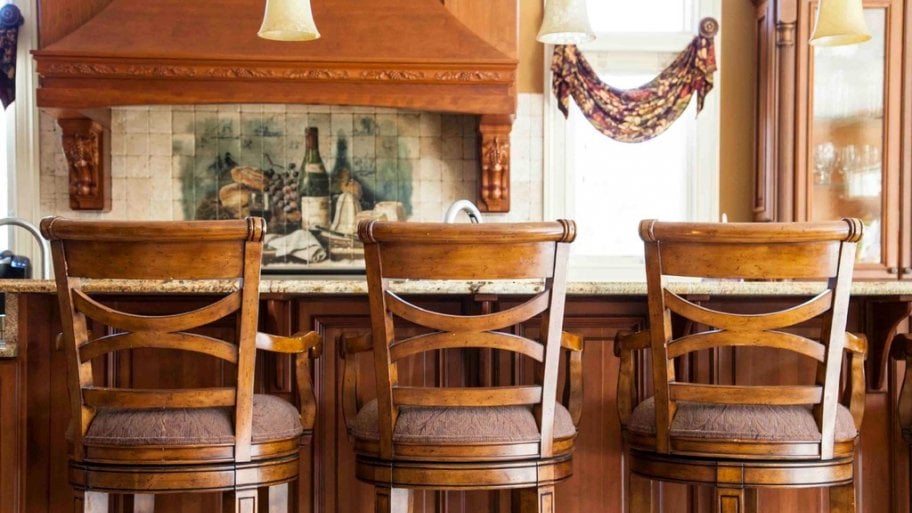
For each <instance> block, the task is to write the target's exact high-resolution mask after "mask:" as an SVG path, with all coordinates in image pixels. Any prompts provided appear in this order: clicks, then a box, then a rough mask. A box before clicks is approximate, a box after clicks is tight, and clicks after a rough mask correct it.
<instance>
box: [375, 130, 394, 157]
mask: <svg viewBox="0 0 912 513" xmlns="http://www.w3.org/2000/svg"><path fill="white" fill-rule="evenodd" d="M374 150H375V152H376V155H377V158H378V159H395V158H397V157H398V156H399V138H398V137H392V136H390V137H386V136H381V137H378V138H377V139H376V141H375V148H374Z"/></svg>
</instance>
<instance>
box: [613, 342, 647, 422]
mask: <svg viewBox="0 0 912 513" xmlns="http://www.w3.org/2000/svg"><path fill="white" fill-rule="evenodd" d="M649 347H650V338H649V330H643V331H638V332H636V333H634V332H632V331H619V332H618V333H617V335H615V337H614V355H615V356H617V357H618V358H620V359H621V368H620V372H618V388H617V407H618V418H619V419H620V421H621V426H627V421H628V420H630V414H631V413H632V412H633V407H634V406H635V405H634V401H635V398H634V390H633V380H634V353H635V352H636V351H639V350H643V349H648V348H649Z"/></svg>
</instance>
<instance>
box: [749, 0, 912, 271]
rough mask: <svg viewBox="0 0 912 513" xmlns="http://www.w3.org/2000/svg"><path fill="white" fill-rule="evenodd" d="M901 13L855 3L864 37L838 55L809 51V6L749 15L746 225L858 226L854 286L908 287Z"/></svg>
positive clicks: (897, 3)
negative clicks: (858, 222) (754, 83)
mask: <svg viewBox="0 0 912 513" xmlns="http://www.w3.org/2000/svg"><path fill="white" fill-rule="evenodd" d="M909 3H910V2H909V1H908V0H865V1H864V6H865V19H866V21H867V24H868V28H869V30H870V32H871V34H872V36H873V37H872V39H871V41H868V42H866V43H862V44H860V45H850V46H844V47H814V46H811V45H810V44H809V42H808V40H809V38H810V35H811V32H812V31H813V24H814V18H815V14H816V9H817V5H818V2H817V1H816V0H798V1H795V0H767V1H764V2H758V6H757V13H756V14H757V27H758V34H757V38H758V40H757V48H758V66H759V67H760V69H759V70H758V71H759V73H758V94H757V99H758V100H757V101H758V103H757V148H756V170H755V180H754V184H755V191H754V219H755V220H756V221H820V220H828V219H838V218H842V217H859V218H861V219H862V220H863V221H864V223H865V236H864V239H863V240H862V242H861V243H860V244H859V251H858V255H857V258H856V261H857V265H856V273H855V276H856V278H861V279H912V267H910V256H909V253H910V251H909V248H908V247H909V244H910V234H912V229H910V226H909V223H908V218H909V215H908V213H904V209H906V210H907V209H908V205H909V198H910V191H909V187H908V185H909V183H910V174H912V168H910V164H912V161H910V157H909V156H908V144H906V145H905V146H903V144H902V138H903V137H906V138H908V134H907V132H908V128H906V127H907V126H908V125H909V124H910V123H912V111H910V109H909V106H908V103H909V96H910V93H909V88H910V86H912V81H910V79H909V73H910V71H909V56H908V54H909V52H908V51H903V48H904V47H905V46H904V38H906V41H908V37H909V36H908V34H907V33H906V32H908V31H909V29H910V24H909V22H907V21H905V20H906V19H909V17H910V15H909V9H910V6H909ZM903 95H905V96H903ZM904 131H905V132H904ZM903 148H905V151H903Z"/></svg>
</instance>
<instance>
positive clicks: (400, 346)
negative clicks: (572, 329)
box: [390, 331, 545, 362]
mask: <svg viewBox="0 0 912 513" xmlns="http://www.w3.org/2000/svg"><path fill="white" fill-rule="evenodd" d="M469 347H476V348H489V349H502V350H506V351H512V352H515V353H519V354H523V355H526V356H528V357H530V358H532V359H533V360H535V361H538V362H540V361H542V360H543V359H544V354H545V349H544V346H543V345H541V344H539V343H538V342H536V341H534V340H529V339H527V338H524V337H520V336H518V335H511V334H509V333H499V332H490V331H465V332H458V333H457V332H443V333H441V332H438V333H428V334H425V335H417V336H414V337H411V338H407V339H405V340H401V341H399V342H396V343H394V344H393V345H392V346H390V358H391V359H392V360H393V361H395V360H401V359H403V358H407V357H409V356H411V355H414V354H418V353H423V352H425V351H436V350H438V349H454V348H462V349H464V348H469Z"/></svg>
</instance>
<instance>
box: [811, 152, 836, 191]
mask: <svg viewBox="0 0 912 513" xmlns="http://www.w3.org/2000/svg"><path fill="white" fill-rule="evenodd" d="M835 166H836V147H835V146H833V143H829V142H826V143H820V144H818V145H817V146H815V147H814V183H815V184H817V185H830V182H831V181H832V179H833V168H834V167H835Z"/></svg>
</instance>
